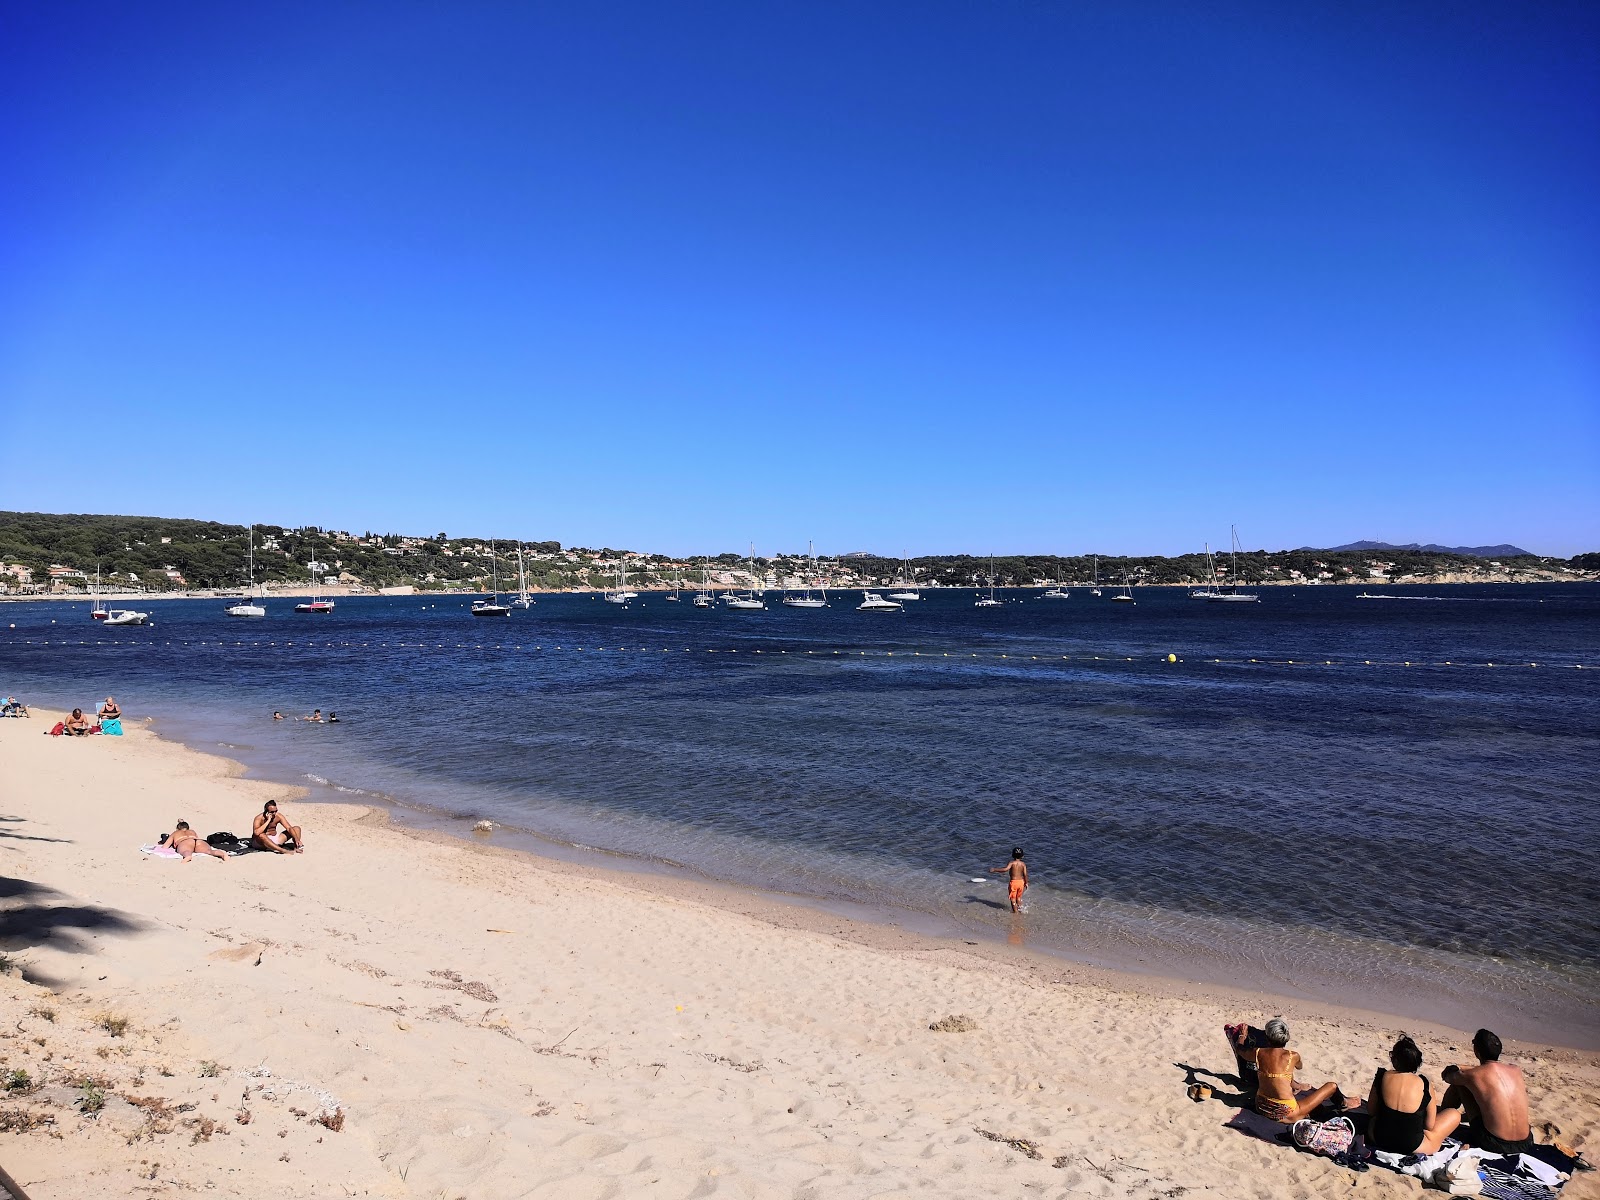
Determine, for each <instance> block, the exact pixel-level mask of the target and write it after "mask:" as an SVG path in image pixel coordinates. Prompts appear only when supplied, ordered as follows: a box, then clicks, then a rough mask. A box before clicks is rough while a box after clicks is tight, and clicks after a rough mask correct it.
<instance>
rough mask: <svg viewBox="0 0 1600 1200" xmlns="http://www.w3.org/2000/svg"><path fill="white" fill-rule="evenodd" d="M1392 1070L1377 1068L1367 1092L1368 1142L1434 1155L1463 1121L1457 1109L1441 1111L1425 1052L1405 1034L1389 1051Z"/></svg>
mask: <svg viewBox="0 0 1600 1200" xmlns="http://www.w3.org/2000/svg"><path fill="white" fill-rule="evenodd" d="M1389 1063H1390V1065H1391V1066H1392V1067H1393V1070H1385V1069H1384V1068H1382V1067H1380V1068H1378V1073H1377V1074H1376V1075H1374V1076H1373V1077H1372V1091H1371V1092H1370V1093H1369V1094H1368V1095H1367V1112H1368V1114H1370V1115H1369V1116H1368V1118H1367V1144H1368V1145H1369V1146H1371V1147H1372V1148H1373V1149H1375V1150H1386V1151H1388V1152H1389V1153H1390V1154H1433V1153H1434V1152H1435V1151H1437V1150H1438V1149H1439V1146H1440V1145H1441V1144H1442V1143H1443V1142H1444V1140H1445V1138H1447V1137H1449V1136H1450V1135H1451V1134H1452V1133H1454V1132H1455V1129H1456V1126H1457V1125H1459V1124H1460V1123H1461V1113H1460V1111H1459V1110H1457V1109H1445V1110H1444V1111H1443V1112H1439V1111H1438V1110H1436V1109H1435V1108H1434V1102H1433V1092H1432V1088H1431V1086H1430V1085H1429V1083H1428V1079H1427V1076H1425V1075H1421V1074H1419V1073H1418V1072H1419V1071H1420V1070H1421V1068H1422V1051H1421V1050H1420V1049H1418V1048H1417V1044H1416V1042H1414V1041H1412V1040H1411V1039H1410V1038H1409V1037H1403V1038H1401V1039H1400V1040H1399V1041H1398V1042H1396V1043H1395V1044H1394V1049H1392V1050H1390V1051H1389Z"/></svg>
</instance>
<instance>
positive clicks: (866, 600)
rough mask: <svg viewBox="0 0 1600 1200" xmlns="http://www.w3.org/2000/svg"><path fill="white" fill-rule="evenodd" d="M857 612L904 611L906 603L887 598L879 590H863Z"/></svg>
mask: <svg viewBox="0 0 1600 1200" xmlns="http://www.w3.org/2000/svg"><path fill="white" fill-rule="evenodd" d="M856 611H857V612H904V611H905V605H903V604H901V603H900V601H898V600H885V599H884V598H883V597H882V596H880V595H878V593H877V592H862V593H861V603H860V604H858V605H856Z"/></svg>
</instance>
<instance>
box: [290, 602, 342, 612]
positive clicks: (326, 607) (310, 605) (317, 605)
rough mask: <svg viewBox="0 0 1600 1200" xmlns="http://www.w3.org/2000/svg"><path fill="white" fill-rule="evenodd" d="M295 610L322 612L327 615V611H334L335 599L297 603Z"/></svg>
mask: <svg viewBox="0 0 1600 1200" xmlns="http://www.w3.org/2000/svg"><path fill="white" fill-rule="evenodd" d="M294 610H295V612H303V613H322V614H324V615H326V614H327V613H331V612H332V611H333V601H332V600H308V601H306V602H305V603H304V604H296V605H295V606H294Z"/></svg>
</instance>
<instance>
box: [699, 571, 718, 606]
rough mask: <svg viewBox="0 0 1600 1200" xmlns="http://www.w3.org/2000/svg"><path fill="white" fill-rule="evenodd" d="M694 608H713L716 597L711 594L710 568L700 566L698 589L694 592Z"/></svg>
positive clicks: (715, 604)
mask: <svg viewBox="0 0 1600 1200" xmlns="http://www.w3.org/2000/svg"><path fill="white" fill-rule="evenodd" d="M694 606H695V607H696V608H715V607H716V606H717V598H716V597H715V596H713V595H712V594H711V568H710V567H701V568H700V590H699V591H698V592H696V593H695V594H694Z"/></svg>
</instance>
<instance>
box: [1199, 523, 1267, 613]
mask: <svg viewBox="0 0 1600 1200" xmlns="http://www.w3.org/2000/svg"><path fill="white" fill-rule="evenodd" d="M1228 532H1229V533H1230V534H1231V535H1232V537H1233V550H1232V552H1231V553H1232V557H1233V562H1232V565H1231V566H1229V568H1228V578H1229V580H1231V581H1232V586H1231V588H1230V590H1228V591H1226V592H1224V591H1213V592H1212V593H1211V594H1210V595H1209V596H1207V597H1206V599H1207V600H1208V601H1209V602H1211V603H1212V604H1255V603H1257V602H1258V601H1259V600H1260V599H1261V597H1260V596H1258V595H1256V593H1254V592H1241V591H1240V590H1239V527H1238V526H1237V525H1230V526H1228Z"/></svg>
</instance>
